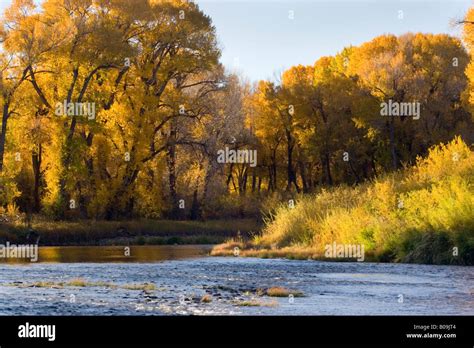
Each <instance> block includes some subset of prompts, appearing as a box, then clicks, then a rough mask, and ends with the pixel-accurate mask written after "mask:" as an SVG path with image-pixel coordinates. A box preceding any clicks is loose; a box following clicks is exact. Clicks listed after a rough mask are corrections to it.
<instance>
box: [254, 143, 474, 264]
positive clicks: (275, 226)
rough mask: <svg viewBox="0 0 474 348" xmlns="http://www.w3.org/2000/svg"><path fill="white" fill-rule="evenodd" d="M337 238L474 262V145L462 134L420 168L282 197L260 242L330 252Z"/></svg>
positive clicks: (374, 250)
mask: <svg viewBox="0 0 474 348" xmlns="http://www.w3.org/2000/svg"><path fill="white" fill-rule="evenodd" d="M333 242H336V243H338V244H363V245H364V247H365V251H366V253H368V254H370V255H373V256H374V257H375V258H376V259H378V260H384V261H401V262H421V263H456V264H474V152H473V151H471V150H470V149H469V147H468V146H467V145H466V144H465V143H464V142H463V141H462V140H461V139H460V138H455V139H454V140H453V141H451V142H450V143H449V144H440V145H437V146H435V147H433V148H431V149H430V151H429V154H428V156H427V157H426V158H418V160H417V164H416V165H415V166H414V167H412V168H408V169H405V170H403V171H400V172H397V173H393V174H389V175H386V176H384V177H381V178H379V179H377V180H375V181H373V182H370V183H365V184H362V185H359V186H356V187H347V186H342V187H337V188H333V189H328V190H324V191H322V192H320V193H318V194H315V195H311V196H304V197H301V198H299V199H298V200H297V202H296V205H295V207H294V208H290V207H288V206H287V205H280V206H279V207H278V208H277V209H276V210H275V213H274V216H273V217H272V219H269V220H268V222H267V225H266V226H265V228H264V230H263V234H262V235H260V236H258V237H255V239H254V241H253V245H254V246H255V247H257V248H268V249H275V248H277V249H281V248H292V249H293V250H294V249H298V248H301V249H302V250H307V249H308V248H311V249H313V250H317V251H320V252H321V253H323V251H324V247H325V245H326V244H331V243H333ZM454 248H457V251H458V254H457V255H456V252H455V249H454Z"/></svg>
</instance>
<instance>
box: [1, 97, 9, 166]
mask: <svg viewBox="0 0 474 348" xmlns="http://www.w3.org/2000/svg"><path fill="white" fill-rule="evenodd" d="M9 108H10V105H9V103H5V104H3V115H2V129H1V131H0V172H2V171H3V158H4V155H5V141H6V136H7V122H8V117H9V116H10V111H9Z"/></svg>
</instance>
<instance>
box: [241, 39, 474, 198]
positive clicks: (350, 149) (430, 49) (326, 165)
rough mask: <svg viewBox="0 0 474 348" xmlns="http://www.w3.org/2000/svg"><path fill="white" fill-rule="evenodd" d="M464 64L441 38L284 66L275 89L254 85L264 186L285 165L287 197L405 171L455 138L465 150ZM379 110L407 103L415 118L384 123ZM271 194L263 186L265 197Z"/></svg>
mask: <svg viewBox="0 0 474 348" xmlns="http://www.w3.org/2000/svg"><path fill="white" fill-rule="evenodd" d="M468 61H469V58H468V55H467V53H466V52H465V50H464V48H463V46H462V44H461V42H460V41H459V40H458V39H455V38H452V37H449V36H447V35H433V34H406V35H402V36H400V37H396V36H393V35H383V36H379V37H376V38H375V39H373V40H372V41H370V42H367V43H365V44H363V45H361V46H360V47H350V48H346V49H345V50H343V51H342V52H341V53H339V54H337V55H336V56H334V57H323V58H321V59H320V60H318V61H317V62H316V63H315V64H314V66H307V67H303V66H298V67H293V68H290V69H289V70H288V71H285V72H284V73H283V76H282V83H281V85H279V86H275V85H273V84H272V83H270V82H264V81H261V82H260V83H259V84H258V86H257V88H256V90H255V92H254V95H253V96H252V97H251V100H252V105H253V109H252V111H251V116H249V117H250V118H251V119H252V120H253V126H254V128H255V134H256V136H257V138H259V142H260V144H262V145H264V147H265V148H266V150H265V151H263V154H265V156H266V157H267V158H268V160H265V159H262V161H263V162H261V163H270V164H271V165H270V167H271V170H270V173H271V175H269V177H270V178H271V177H277V176H278V174H277V173H278V170H277V168H278V167H280V170H279V171H283V163H286V166H285V171H286V172H287V173H288V175H287V182H286V185H285V187H286V189H287V190H290V189H291V187H292V184H294V188H295V189H296V190H297V191H299V190H300V187H303V190H304V191H308V190H313V189H314V188H315V187H316V186H319V185H333V184H338V183H344V182H346V183H354V182H360V181H362V180H365V179H367V178H370V177H372V176H374V175H376V174H377V173H380V172H384V171H390V170H396V169H399V168H401V166H403V165H408V164H413V163H415V160H416V158H417V156H419V155H424V154H426V151H427V150H428V148H429V147H430V146H432V145H435V144H438V143H440V142H446V141H448V140H450V139H452V138H453V136H455V135H463V137H464V138H465V140H466V141H468V142H472V141H473V140H474V132H473V131H474V126H473V120H472V117H471V114H470V113H469V112H468V111H467V108H466V105H465V104H463V103H462V95H463V92H464V90H465V88H466V86H467V79H466V77H465V75H464V71H465V68H466V66H467V64H468ZM383 103H392V104H398V105H402V107H403V106H404V105H403V104H404V103H410V104H413V103H415V104H416V106H417V107H419V115H411V116H410V115H409V116H407V115H405V116H403V115H401V116H400V117H395V116H396V115H395V116H389V117H387V116H383V114H382V113H381V110H382V104H383ZM392 104H390V105H392ZM289 110H291V112H289ZM295 153H296V154H297V157H298V160H297V163H298V165H295V164H294V159H293V158H294V156H295ZM276 158H279V160H275V159H276ZM275 163H279V164H280V165H275ZM277 186H278V184H276V183H273V181H272V180H269V185H268V187H269V189H271V190H273V188H274V187H277Z"/></svg>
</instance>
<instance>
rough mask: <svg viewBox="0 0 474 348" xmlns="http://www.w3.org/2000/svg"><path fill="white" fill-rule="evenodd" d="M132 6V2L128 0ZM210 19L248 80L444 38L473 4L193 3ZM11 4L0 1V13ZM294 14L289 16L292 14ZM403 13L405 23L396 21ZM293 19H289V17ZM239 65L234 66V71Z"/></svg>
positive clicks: (441, 0)
mask: <svg viewBox="0 0 474 348" xmlns="http://www.w3.org/2000/svg"><path fill="white" fill-rule="evenodd" d="M130 1H133V0H130ZM195 2H197V3H198V4H199V6H200V7H201V9H202V10H203V11H204V12H205V13H206V14H208V15H210V16H211V18H212V20H213V23H214V25H215V26H216V29H217V34H218V37H219V42H220V46H221V48H222V50H223V54H222V62H223V64H224V65H225V66H226V67H228V68H229V69H230V70H237V71H238V72H240V73H241V74H242V75H244V76H246V77H248V78H249V79H250V80H251V81H255V80H259V79H266V78H273V77H274V76H276V74H278V73H281V72H282V71H283V70H285V69H287V68H289V67H291V66H292V65H296V64H312V63H314V61H316V60H317V59H318V58H319V57H321V56H325V55H333V54H335V53H337V52H338V51H340V50H341V49H342V48H343V47H345V46H348V45H351V44H352V45H359V44H361V43H363V42H365V41H368V40H370V39H371V38H373V37H375V36H377V35H381V34H384V33H393V34H403V33H406V32H409V31H411V32H430V33H448V34H451V35H457V36H458V35H459V28H455V27H452V26H451V25H450V22H451V21H452V20H453V19H460V18H462V17H463V15H464V14H465V12H466V11H467V9H468V8H469V7H470V6H473V5H474V3H473V1H472V0H297V1H291V0H256V1H250V0H196V1H195ZM10 3H11V0H0V10H1V11H2V12H3V9H4V8H5V7H6V6H8V5H9V4H10ZM290 11H292V12H290ZM399 11H403V19H399ZM291 15H293V17H294V18H293V19H290V18H289V17H290V16H291ZM237 66H238V67H237Z"/></svg>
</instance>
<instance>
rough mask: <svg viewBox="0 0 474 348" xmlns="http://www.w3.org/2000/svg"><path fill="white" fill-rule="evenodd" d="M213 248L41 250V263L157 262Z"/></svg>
mask: <svg viewBox="0 0 474 348" xmlns="http://www.w3.org/2000/svg"><path fill="white" fill-rule="evenodd" d="M211 249H212V245H180V246H175V245H158V246H129V247H127V246H95V247H91V246H87V247H40V248H39V258H38V262H49V263H75V262H157V261H164V260H179V259H186V258H193V257H202V256H207V255H209V252H210V251H211ZM5 262H7V263H30V261H29V260H28V259H18V258H8V259H2V258H0V263H5Z"/></svg>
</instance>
